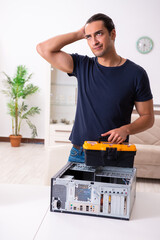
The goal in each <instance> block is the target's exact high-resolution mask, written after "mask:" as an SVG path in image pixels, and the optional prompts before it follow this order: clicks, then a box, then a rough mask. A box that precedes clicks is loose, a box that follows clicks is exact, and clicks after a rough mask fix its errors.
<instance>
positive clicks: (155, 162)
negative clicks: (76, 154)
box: [45, 114, 160, 185]
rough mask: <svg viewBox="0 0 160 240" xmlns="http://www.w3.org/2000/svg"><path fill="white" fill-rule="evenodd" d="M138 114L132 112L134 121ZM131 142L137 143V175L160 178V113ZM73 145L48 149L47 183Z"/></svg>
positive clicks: (68, 144) (62, 164)
mask: <svg viewBox="0 0 160 240" xmlns="http://www.w3.org/2000/svg"><path fill="white" fill-rule="evenodd" d="M137 117H138V114H132V121H134V120H135V119H136V118H137ZM130 143H133V144H135V145H136V148H137V153H136V156H135V161H134V166H135V167H136V168H137V177H141V178H157V179H160V115H155V123H154V126H153V127H152V128H150V129H148V130H146V131H144V132H141V133H138V134H135V135H132V136H130ZM71 147H72V145H71V144H70V143H66V144H62V145H55V146H54V147H53V148H51V149H49V151H48V154H49V156H48V167H47V174H46V180H45V183H46V184H47V185H50V179H51V177H52V176H53V175H54V174H55V173H56V172H57V171H59V170H60V169H61V168H62V167H63V166H64V165H65V164H66V163H67V161H68V156H69V153H70V149H71Z"/></svg>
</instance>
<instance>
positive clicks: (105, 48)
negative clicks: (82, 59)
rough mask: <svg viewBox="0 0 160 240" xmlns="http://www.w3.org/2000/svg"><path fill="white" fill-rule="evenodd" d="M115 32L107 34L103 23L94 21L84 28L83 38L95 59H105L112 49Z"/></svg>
mask: <svg viewBox="0 0 160 240" xmlns="http://www.w3.org/2000/svg"><path fill="white" fill-rule="evenodd" d="M115 35H116V34H115V30H114V29H113V30H112V32H111V33H110V34H109V32H108V30H107V29H106V28H105V26H104V23H103V21H95V22H92V23H88V24H86V26H85V37H86V39H87V42H88V45H89V47H90V48H91V51H92V52H93V54H94V55H95V56H97V57H105V56H106V55H107V53H108V52H109V51H110V50H111V49H112V48H113V46H114V40H115Z"/></svg>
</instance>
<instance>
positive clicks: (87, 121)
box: [68, 54, 152, 146]
mask: <svg viewBox="0 0 160 240" xmlns="http://www.w3.org/2000/svg"><path fill="white" fill-rule="evenodd" d="M71 56H72V58H73V61H74V70H73V73H72V74H68V75H69V76H75V77H76V78H77V80H78V99H77V110H76V116H75V123H74V126H73V129H72V133H71V135H70V138H69V139H70V141H71V142H72V143H73V144H76V145H79V146H82V145H83V143H84V141H89V140H90V141H97V140H98V138H99V137H100V136H101V134H102V133H105V132H107V131H109V130H112V129H114V128H119V127H121V126H123V125H126V124H129V123H130V120H131V113H132V110H133V106H134V102H135V101H137V102H143V101H147V100H150V99H152V93H151V90H150V85H149V79H148V76H147V73H146V71H145V70H144V69H143V68H142V67H140V66H139V65H137V64H135V63H133V62H132V61H130V60H126V62H125V63H124V64H123V65H122V66H119V67H105V66H102V65H100V64H99V63H98V60H97V58H96V57H93V58H90V57H88V56H81V55H78V54H72V55H71ZM127 140H128V139H127Z"/></svg>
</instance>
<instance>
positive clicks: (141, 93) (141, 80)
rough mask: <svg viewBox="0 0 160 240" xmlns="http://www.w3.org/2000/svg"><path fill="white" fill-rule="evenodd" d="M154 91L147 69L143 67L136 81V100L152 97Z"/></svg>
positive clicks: (142, 100)
mask: <svg viewBox="0 0 160 240" xmlns="http://www.w3.org/2000/svg"><path fill="white" fill-rule="evenodd" d="M152 98H153V96H152V92H151V88H150V83H149V78H148V75H147V73H146V71H145V70H144V69H143V71H142V73H141V74H139V77H137V81H136V94H135V101H136V102H144V101H148V100H150V99H152Z"/></svg>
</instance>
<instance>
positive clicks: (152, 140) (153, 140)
mask: <svg viewBox="0 0 160 240" xmlns="http://www.w3.org/2000/svg"><path fill="white" fill-rule="evenodd" d="M138 117H139V115H138V114H132V119H131V121H132V122H133V121H135V120H136V119H137V118H138ZM130 142H131V143H134V144H146V145H156V146H160V115H155V122H154V125H153V127H151V128H149V129H147V130H146V131H144V132H141V133H137V134H134V135H131V136H130Z"/></svg>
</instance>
